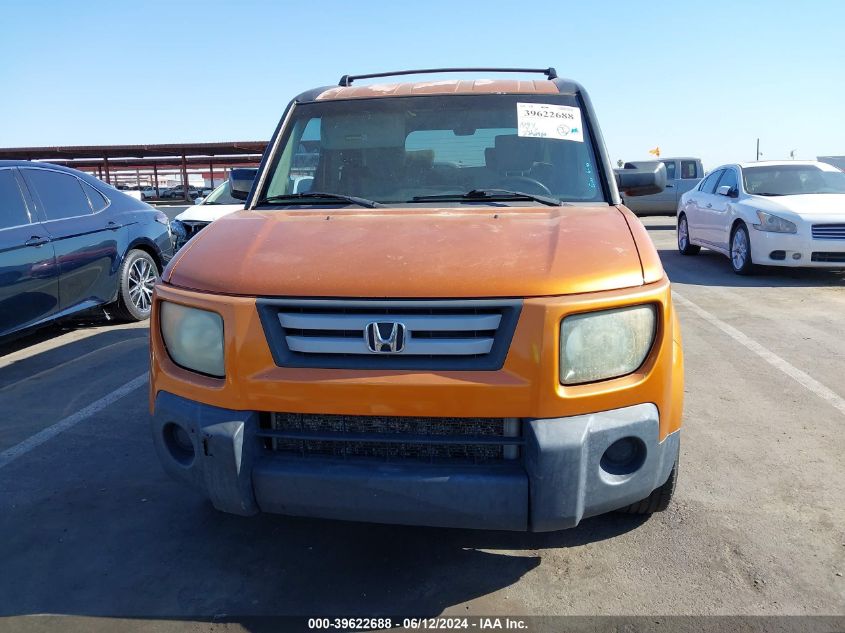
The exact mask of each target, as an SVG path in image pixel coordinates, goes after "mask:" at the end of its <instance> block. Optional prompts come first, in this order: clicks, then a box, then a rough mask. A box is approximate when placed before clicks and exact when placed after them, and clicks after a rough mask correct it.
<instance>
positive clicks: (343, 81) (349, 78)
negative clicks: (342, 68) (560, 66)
mask: <svg viewBox="0 0 845 633" xmlns="http://www.w3.org/2000/svg"><path fill="white" fill-rule="evenodd" d="M471 72H484V73H541V74H543V75H546V76H547V77H548V78H549V79H557V71H556V70H555V69H554V68H552V67H549V68H423V69H420V70H397V71H395V72H389V73H370V74H368V75H344V76H343V77H341V78H340V81H339V82H338V83H337V85H338V86H351V85H352V82H353V81H355V80H356V79H372V78H374V77H394V76H396V75H423V74H429V73H471Z"/></svg>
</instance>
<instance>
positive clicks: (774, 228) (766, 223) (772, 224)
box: [754, 211, 798, 233]
mask: <svg viewBox="0 0 845 633" xmlns="http://www.w3.org/2000/svg"><path fill="white" fill-rule="evenodd" d="M757 217H758V218H759V219H760V224H755V225H754V228H755V229H757V230H758V231H766V232H768V233H797V232H798V227H797V226H796V225H795V223H794V222H790V221H789V220H785V219H784V218H781V217H779V216H777V215H773V214H771V213H767V212H765V211H758V212H757Z"/></svg>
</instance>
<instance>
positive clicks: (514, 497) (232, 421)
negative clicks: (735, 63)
mask: <svg viewBox="0 0 845 633" xmlns="http://www.w3.org/2000/svg"><path fill="white" fill-rule="evenodd" d="M152 424H153V438H154V442H155V445H156V449H157V451H158V454H159V457H160V458H161V461H162V464H163V465H164V467H165V470H167V471H168V472H169V473H170V474H172V475H174V476H175V477H177V478H179V479H182V480H184V481H186V482H188V483H190V484H192V485H193V486H195V487H196V488H198V489H199V490H201V491H202V492H203V493H204V494H206V495H207V496H208V497H209V498H210V499H211V501H212V502H213V504H214V506H215V507H217V508H218V509H220V510H224V511H226V512H233V513H236V514H244V515H249V514H254V513H256V512H259V511H265V512H278V513H282V514H291V515H299V516H315V517H324V518H333V519H346V520H359V521H373V522H384V523H402V524H412V525H433V526H443V527H464V528H483V529H500V530H532V531H549V530H559V529H563V528H568V527H573V526H575V525H577V524H578V522H579V521H580V520H581V519H582V518H585V517H589V516H593V515H596V514H601V513H603V512H607V511H609V510H614V509H617V508H621V507H624V506H626V505H628V504H630V503H634V502H635V501H639V500H640V499H643V498H645V497H647V496H648V495H649V494H650V493H651V492H652V491H653V490H654V489H655V488H657V487H659V486H660V485H662V484H663V483H664V482H665V481H666V480H667V479H668V477H669V474H670V472H671V469H672V466H673V465H674V464H675V461H676V459H677V456H678V448H679V433H673V434H671V435H669V436H667V437H666V438H665V439H664V440H663V442H660V441H659V440H658V413H657V408H656V407H655V406H654V405H653V404H641V405H637V406H634V407H627V408H624V409H616V410H613V411H605V412H602V413H594V414H590V415H581V416H573V417H568V418H556V419H541V420H526V421H524V423H523V436H524V440H525V444H524V446H523V451H522V452H523V455H522V458H521V459H519V460H514V461H513V462H506V463H504V464H502V465H494V466H489V467H486V466H450V465H439V464H437V465H430V464H419V463H407V464H406V463H396V464H387V463H383V462H377V461H372V462H371V461H351V460H350V461H337V460H330V459H314V458H309V459H304V458H294V459H286V458H284V457H283V456H281V455H273V454H269V452H265V451H264V449H263V448H262V447H261V445H260V442H259V440H258V438H257V437H256V436H255V432H256V430H257V426H258V415H257V414H256V413H254V412H248V411H247V412H244V411H230V410H227V409H220V408H217V407H211V406H208V405H203V404H199V403H196V402H193V401H189V400H185V399H183V398H180V397H178V396H175V395H172V394H169V393H164V392H162V393H159V394H158V396H157V398H156V413H155V416H153V421H152ZM174 424H175V425H179V426H180V427H181V428H183V429H184V430H185V431H186V432H187V437H189V438H190V441H191V442H192V444H193V451H187V450H185V449H184V447H183V448H181V449H180V448H179V447H178V445H175V444H174V439H173V437H174V436H173V429H174V426H173V425H174ZM624 437H633V438H636V439H637V440H638V441H639V443H640V445H641V446H642V447H643V448H644V451H643V459H642V463H641V465H640V467H639V468H638V469H636V470H635V471H634V472H632V473H630V474H620V473H619V472H615V473H614V472H610V471H612V470H613V469H612V468H611V469H608V468H606V464H603V463H602V455H603V454H604V452H605V450H606V449H607V448H608V447H609V446H610V445H611V444H613V443H614V442H615V441H616V440H618V439H621V438H624ZM183 444H184V441H183Z"/></svg>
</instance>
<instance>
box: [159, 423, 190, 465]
mask: <svg viewBox="0 0 845 633" xmlns="http://www.w3.org/2000/svg"><path fill="white" fill-rule="evenodd" d="M163 431H164V445H165V446H167V450H168V451H169V452H170V456H171V457H172V458H173V459H175V460H176V461H177V462H179V463H180V464H182V466H185V467H186V468H187V467H188V466H190V465H191V464H193V463H194V458H195V457H196V450H195V449H194V443H193V441H192V440H191V436H190V434H189V433H188V431H186V430H185V429H184V428H182V427H181V426H179V425H178V424H176V423H174V422H168V423H167V424H165V425H164V429H163Z"/></svg>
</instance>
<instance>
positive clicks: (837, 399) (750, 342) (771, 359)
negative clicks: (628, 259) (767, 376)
mask: <svg viewBox="0 0 845 633" xmlns="http://www.w3.org/2000/svg"><path fill="white" fill-rule="evenodd" d="M672 298H673V299H674V300H675V302H676V303H678V304H679V305H682V306H684V307H686V308H689V309H690V310H692V311H693V312H694V313H695V314H697V315H698V316H700V317H701V318H702V319H704V320H705V321H707V322H708V323H710V324H712V325H714V326H716V327H717V328H719V329H720V330H722V332H724V333H725V334H727V335H728V336H730V337H731V338H732V339H733V340H735V341H736V342H737V343H739V344H740V345H743V346H744V347H746V348H747V349H749V350H751V351H752V352H754V353H755V354H757V356H759V357H760V358H762V359H763V360H764V361H766V362H767V363H769V364H770V365H771V366H772V367H776V368H777V369H779V370H780V371H782V372H783V373H784V374H786V375H787V376H789V377H790V378H792V379H793V380H795V381H796V382H798V383H799V384H801V385H802V386H803V387H805V388H806V389H808V390H809V391H812V392H813V393H814V394H816V395H817V396H818V397H819V398H821V399H822V400H826V401H827V402H829V403H830V404H832V405H833V406H834V407H835V408H836V409H838V410H839V412H840V413H842V414H843V415H845V398H843V397H842V396H840V395H839V394H837V393H835V392H834V391H832V390H831V389H829V388H827V387H825V386H824V385H823V384H822V383H820V382H819V381H818V380H816V379H815V378H813V377H812V376H810V375H809V374H807V373H805V372H803V371H801V370H800V369H798V368H797V367H795V366H794V365H791V364H790V363H788V362H787V361H785V360H784V359H782V358H781V357H780V356H778V355H777V354H775V353H774V352H772V351H770V350H769V349H767V348H765V347H763V346H762V345H760V343H758V342H757V341H755V340H754V339H752V338H750V337H748V336H746V335H745V334H743V333H742V332H740V331H739V330H737V329H736V328H735V327H733V326H732V325H728V324H727V323H725V322H724V321H722V320H721V319H720V318H718V317H717V316H714V315H713V314H711V313H709V312H708V311H707V310H705V309H704V308H702V307H700V306H698V305H697V304H695V303H693V302H692V301H690V300H689V299H687V298H686V297H684V296H682V295H680V294H678V293H677V292H675V291H674V290H673V291H672Z"/></svg>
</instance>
